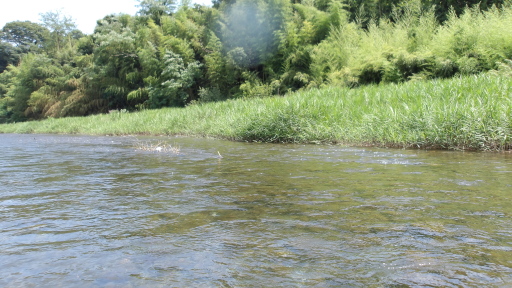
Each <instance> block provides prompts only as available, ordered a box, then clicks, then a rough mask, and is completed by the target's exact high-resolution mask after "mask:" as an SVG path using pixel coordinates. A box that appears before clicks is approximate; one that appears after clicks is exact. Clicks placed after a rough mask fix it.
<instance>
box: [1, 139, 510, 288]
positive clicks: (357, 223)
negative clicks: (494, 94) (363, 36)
mask: <svg viewBox="0 0 512 288" xmlns="http://www.w3.org/2000/svg"><path fill="white" fill-rule="evenodd" d="M141 144H143V145H141ZM157 144H158V145H160V146H162V145H164V144H168V145H172V146H174V147H179V148H180V149H179V152H177V151H162V152H157V151H144V150H141V149H138V148H140V147H141V146H146V147H150V148H151V147H152V146H155V147H156V145H157ZM153 148H154V147H153ZM0 151H2V152H1V153H0V163H1V164H0V213H1V214H0V215H2V218H1V221H0V251H1V253H0V271H2V272H1V273H0V286H1V287H148V286H149V287H276V286H280V287H408V286H411V287H418V286H420V287H421V286H428V287H432V286H442V287H484V286H485V287H506V286H509V287H510V286H512V237H511V236H512V201H511V200H512V195H511V191H512V177H511V176H512V165H511V164H512V157H511V155H509V154H499V153H497V154H494V153H467V152H466V153H462V152H446V151H430V152H427V151H410V150H391V149H371V148H346V147H340V146H323V145H273V144H249V143H233V142H227V141H219V140H211V139H210V140H209V139H194V138H155V137H153V138H150V137H90V136H55V135H10V134H3V135H2V134H0ZM176 152H177V153H176ZM219 154H220V155H222V156H220V155H219Z"/></svg>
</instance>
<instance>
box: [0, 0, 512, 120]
mask: <svg viewBox="0 0 512 288" xmlns="http://www.w3.org/2000/svg"><path fill="white" fill-rule="evenodd" d="M187 3H190V2H189V1H182V2H181V4H179V3H178V2H177V1H176V0H139V5H138V7H139V8H140V10H139V12H138V13H137V15H134V16H132V15H107V16H105V17H104V18H103V19H100V20H98V22H97V26H96V28H95V31H94V33H93V34H92V35H84V34H83V33H81V32H80V31H79V30H77V29H76V26H75V24H74V23H73V22H72V21H71V20H70V18H69V17H66V16H64V15H61V14H60V13H59V12H47V13H43V14H41V24H38V23H31V22H27V21H25V22H21V21H15V22H10V23H7V24H6V25H5V26H4V27H3V29H2V31H1V32H0V72H1V73H0V123H9V122H19V121H26V120H40V119H44V118H48V117H53V118H58V117H69V116H86V115H91V114H98V113H107V112H108V111H110V110H120V109H126V110H128V111H137V110H144V109H157V108H162V107H184V106H186V105H188V104H189V103H191V102H201V103H206V102H213V101H224V100H229V99H239V98H254V97H267V96H273V95H284V94H287V93H289V92H294V91H302V90H307V89H315V88H321V87H327V86H329V85H340V86H346V87H359V86H361V85H367V84H377V83H400V82H406V81H409V80H417V79H426V80H429V79H439V78H449V77H453V76H459V75H472V74H478V73H482V72H485V71H488V70H492V69H497V68H498V67H499V65H500V64H499V63H500V62H504V61H505V60H507V59H510V58H512V29H510V27H512V4H511V3H512V2H510V1H507V0H495V1H491V0H489V1H437V0H386V1H382V0H379V1H377V0H357V1H352V0H351V1H349V0H236V1H234V0H217V1H214V5H213V7H207V6H200V5H195V6H190V5H188V4H187ZM466 5H468V6H466ZM450 7H452V8H450Z"/></svg>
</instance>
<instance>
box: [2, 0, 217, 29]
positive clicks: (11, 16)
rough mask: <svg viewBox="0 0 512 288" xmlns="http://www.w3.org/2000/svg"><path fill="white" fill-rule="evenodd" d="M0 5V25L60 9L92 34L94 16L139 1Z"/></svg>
mask: <svg viewBox="0 0 512 288" xmlns="http://www.w3.org/2000/svg"><path fill="white" fill-rule="evenodd" d="M2 2H3V3H2V4H1V8H0V29H1V28H3V27H4V25H5V24H6V23H8V22H12V21H26V20H28V21H32V22H36V23H40V21H39V19H40V16H39V14H40V13H45V12H48V11H56V10H60V11H61V12H62V14H63V15H66V16H69V17H71V18H72V19H73V21H74V22H75V24H76V25H77V27H78V29H80V30H81V31H82V32H83V33H85V34H91V33H92V32H93V31H94V27H95V26H96V20H99V19H102V18H103V17H104V16H107V15H109V14H119V13H125V14H129V15H135V13H136V12H137V10H138V8H137V7H135V5H137V4H138V3H139V1H136V0H87V1H77V0H44V1H43V0H2ZM192 2H193V3H197V4H203V5H211V0H193V1H192Z"/></svg>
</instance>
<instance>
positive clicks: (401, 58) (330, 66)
mask: <svg viewBox="0 0 512 288" xmlns="http://www.w3.org/2000/svg"><path fill="white" fill-rule="evenodd" d="M511 3H512V2H507V3H506V4H504V5H503V7H502V8H501V9H498V8H495V7H494V8H492V9H489V10H488V11H481V10H480V9H479V7H478V5H477V6H475V7H467V8H466V9H465V10H464V13H463V14H462V15H460V16H457V15H456V14H455V13H452V14H450V15H449V17H448V19H447V21H446V22H445V23H443V24H442V25H441V24H440V23H439V22H438V21H437V20H436V18H435V15H434V10H433V9H430V10H423V9H422V8H421V5H419V1H411V2H410V4H409V5H408V6H405V7H404V8H403V11H402V12H401V13H398V10H397V11H395V12H397V13H396V15H395V16H394V17H393V20H394V21H390V20H387V19H380V20H375V21H373V22H371V23H370V24H369V25H368V27H367V29H363V28H362V27H360V26H358V25H357V24H356V23H348V22H344V23H341V24H340V25H339V26H338V27H332V29H331V33H330V34H329V37H328V38H327V39H326V40H324V41H323V42H322V43H320V44H319V45H318V46H316V47H315V48H314V49H313V51H312V55H311V56H312V65H311V70H312V71H313V74H314V77H315V78H316V79H322V80H326V81H327V82H328V83H329V84H335V85H348V86H358V85H365V84H369V83H381V82H395V83H397V82H404V81H408V80H411V79H432V78H448V77H452V76H454V75H472V74H478V73H481V72H484V71H488V70H491V69H496V68H497V67H498V66H497V65H498V64H497V62H503V61H504V60H505V59H510V58H512V29H510V27H512V5H511ZM317 82H321V81H317Z"/></svg>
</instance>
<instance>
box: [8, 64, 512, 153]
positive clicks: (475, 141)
mask: <svg viewBox="0 0 512 288" xmlns="http://www.w3.org/2000/svg"><path fill="white" fill-rule="evenodd" d="M511 95H512V78H510V77H505V76H500V75H492V74H480V75H474V76H465V77H457V78H453V79H438V80H431V81H411V82H407V83H402V84H381V85H370V86H364V87H360V88H356V89H349V88H346V87H337V86H329V87H325V88H322V89H312V90H310V91H303V92H298V93H293V94H290V95H289V96H286V97H271V98H254V99H240V100H230V101H226V102H219V103H206V104H198V105H192V106H188V107H186V108H165V109H160V110H145V111H141V112H135V113H111V114H106V115H95V116H89V117H82V118H79V117H76V118H60V119H49V120H44V121H38V122H24V123H16V124H4V125H0V132H3V133H80V134H103V135H105V134H107V135H124V134H151V135H190V136H205V137H216V138H224V139H231V140H236V141H257V142H275V143H283V142H292V143H344V144H349V145H359V146H360V145H373V146H385V147H400V148H422V149H459V150H493V151H496V150H500V151H504V150H510V149H511V148H512V141H511V139H512V138H511V137H512V132H511V131H512V130H511V128H512V126H511V122H510V119H512V96H511ZM157 147H159V145H157ZM149 148H150V149H151V147H149Z"/></svg>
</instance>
